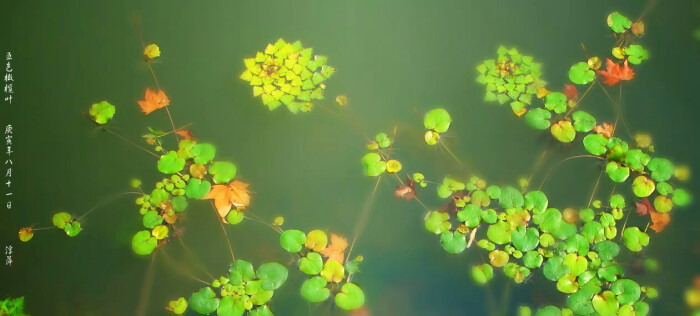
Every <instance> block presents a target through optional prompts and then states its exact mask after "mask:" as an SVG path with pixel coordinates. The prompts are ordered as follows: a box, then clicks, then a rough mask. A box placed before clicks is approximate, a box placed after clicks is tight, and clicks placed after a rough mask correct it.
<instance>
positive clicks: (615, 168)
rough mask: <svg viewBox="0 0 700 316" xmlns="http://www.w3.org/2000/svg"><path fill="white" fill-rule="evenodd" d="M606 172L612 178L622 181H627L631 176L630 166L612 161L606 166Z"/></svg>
mask: <svg viewBox="0 0 700 316" xmlns="http://www.w3.org/2000/svg"><path fill="white" fill-rule="evenodd" d="M605 173H607V174H608V177H610V180H613V181H615V182H618V183H620V182H625V180H627V178H628V177H629V176H630V168H627V167H625V166H622V165H620V164H618V163H617V162H614V161H611V162H608V164H607V165H606V166H605Z"/></svg>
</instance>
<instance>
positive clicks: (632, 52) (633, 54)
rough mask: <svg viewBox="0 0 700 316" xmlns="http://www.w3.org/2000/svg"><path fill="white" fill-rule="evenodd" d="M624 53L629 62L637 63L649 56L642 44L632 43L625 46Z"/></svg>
mask: <svg viewBox="0 0 700 316" xmlns="http://www.w3.org/2000/svg"><path fill="white" fill-rule="evenodd" d="M625 55H627V60H628V61H629V62H630V64H633V65H638V64H641V63H642V62H643V61H645V60H647V58H649V52H648V51H647V50H646V49H644V47H642V45H637V44H632V45H630V46H627V48H625Z"/></svg>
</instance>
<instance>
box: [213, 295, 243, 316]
mask: <svg viewBox="0 0 700 316" xmlns="http://www.w3.org/2000/svg"><path fill="white" fill-rule="evenodd" d="M245 312H246V309H245V307H244V306H243V301H242V300H241V299H238V298H235V297H233V296H223V297H222V298H221V300H220V301H219V306H218V307H217V308H216V315H217V316H224V315H225V316H243V314H245Z"/></svg>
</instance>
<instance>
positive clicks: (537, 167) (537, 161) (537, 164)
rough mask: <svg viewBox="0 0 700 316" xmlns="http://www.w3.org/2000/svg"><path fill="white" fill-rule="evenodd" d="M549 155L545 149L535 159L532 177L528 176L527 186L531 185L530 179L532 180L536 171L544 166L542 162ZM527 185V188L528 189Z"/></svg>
mask: <svg viewBox="0 0 700 316" xmlns="http://www.w3.org/2000/svg"><path fill="white" fill-rule="evenodd" d="M546 155H547V150H546V149H545V150H544V151H542V154H540V157H539V158H537V160H535V165H534V166H533V167H532V172H531V173H530V177H528V178H527V186H530V181H532V178H533V177H534V176H535V173H537V171H539V170H540V167H541V166H542V162H543V161H544V158H545V157H546ZM527 186H526V187H525V189H526V190H527Z"/></svg>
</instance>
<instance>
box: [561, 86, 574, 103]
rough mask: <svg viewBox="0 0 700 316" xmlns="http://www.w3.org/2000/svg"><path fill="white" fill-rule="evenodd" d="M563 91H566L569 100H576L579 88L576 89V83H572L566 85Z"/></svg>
mask: <svg viewBox="0 0 700 316" xmlns="http://www.w3.org/2000/svg"><path fill="white" fill-rule="evenodd" d="M562 93H564V95H565V96H566V99H567V100H576V98H577V97H578V89H576V86H575V85H572V84H570V83H567V84H565V85H564V90H562Z"/></svg>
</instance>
